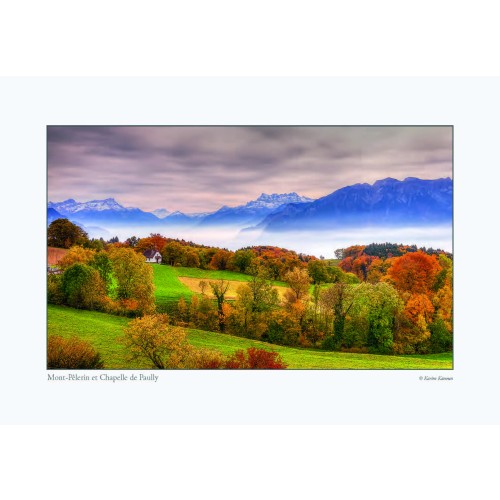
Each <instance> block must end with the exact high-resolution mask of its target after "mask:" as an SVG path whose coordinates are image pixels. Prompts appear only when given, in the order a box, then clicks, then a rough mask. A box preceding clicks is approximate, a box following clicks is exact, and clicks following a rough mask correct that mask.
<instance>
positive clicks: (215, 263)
mask: <svg viewBox="0 0 500 500" xmlns="http://www.w3.org/2000/svg"><path fill="white" fill-rule="evenodd" d="M232 257H233V252H230V251H229V250H223V249H221V250H218V251H217V252H216V253H215V254H214V256H213V257H212V260H211V261H210V265H209V267H210V269H217V270H220V271H224V270H226V269H229V267H230V263H231V259H232Z"/></svg>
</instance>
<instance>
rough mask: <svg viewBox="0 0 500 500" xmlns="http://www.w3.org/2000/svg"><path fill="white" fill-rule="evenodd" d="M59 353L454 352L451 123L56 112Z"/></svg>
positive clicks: (195, 357) (102, 356)
mask: <svg viewBox="0 0 500 500" xmlns="http://www.w3.org/2000/svg"><path fill="white" fill-rule="evenodd" d="M47 175H48V193H47V245H48V249H47V299H48V306H47V317H48V331H47V368H48V369H50V370H52V369H105V370H108V369H109V370H111V369H119V370H127V369H130V370H150V369H226V370H230V369H327V370H347V369H349V370H351V369H361V370H379V369H392V370H406V369H408V370H411V369H418V370H426V369H429V370H451V369H452V368H453V126H450V125H442V126H438V125H432V126H422V125H419V126H408V125H404V126H403V125H401V126H386V125H384V126H229V125H226V126H123V125H122V126H102V125H98V126H67V125H62V126H56V125H51V126H48V127H47Z"/></svg>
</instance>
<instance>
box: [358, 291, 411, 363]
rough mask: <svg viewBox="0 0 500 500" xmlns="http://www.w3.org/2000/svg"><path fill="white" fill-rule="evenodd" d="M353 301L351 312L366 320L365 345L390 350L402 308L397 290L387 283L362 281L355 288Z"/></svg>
mask: <svg viewBox="0 0 500 500" xmlns="http://www.w3.org/2000/svg"><path fill="white" fill-rule="evenodd" d="M355 302H356V304H355V306H354V311H353V314H354V313H356V312H357V314H358V315H361V316H363V317H364V318H366V320H367V322H368V335H367V339H366V344H367V347H368V348H369V349H370V350H372V351H375V352H380V353H385V354H387V353H390V352H392V346H393V341H394V330H395V327H396V317H397V315H398V314H399V313H400V312H401V311H402V310H403V301H402V300H401V298H400V297H399V294H398V292H397V291H396V290H395V289H394V287H392V286H391V285H389V284H388V283H377V284H376V285H372V284H369V283H363V284H361V285H359V286H358V287H357V288H356V294H355Z"/></svg>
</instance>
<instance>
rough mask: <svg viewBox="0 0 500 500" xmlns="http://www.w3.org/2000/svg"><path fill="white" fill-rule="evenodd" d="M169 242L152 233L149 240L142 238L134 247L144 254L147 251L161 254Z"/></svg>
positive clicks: (163, 237)
mask: <svg viewBox="0 0 500 500" xmlns="http://www.w3.org/2000/svg"><path fill="white" fill-rule="evenodd" d="M167 242H168V240H167V238H165V236H162V235H161V234H158V233H151V234H150V235H149V236H148V237H147V238H141V239H140V240H139V241H137V243H136V244H135V245H134V247H135V250H136V251H137V252H140V253H144V252H145V251H146V250H158V251H159V252H160V253H161V252H162V250H163V249H164V248H165V245H166V244H167Z"/></svg>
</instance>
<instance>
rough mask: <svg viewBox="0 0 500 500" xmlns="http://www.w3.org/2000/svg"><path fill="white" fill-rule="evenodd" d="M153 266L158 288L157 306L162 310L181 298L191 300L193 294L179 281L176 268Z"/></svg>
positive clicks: (156, 295) (156, 290)
mask: <svg viewBox="0 0 500 500" xmlns="http://www.w3.org/2000/svg"><path fill="white" fill-rule="evenodd" d="M152 266H153V271H154V283H155V288H156V289H155V297H156V304H157V305H158V306H159V308H160V309H161V308H162V307H165V306H168V305H169V304H171V303H173V302H177V301H178V300H179V299H180V298H181V297H184V298H185V299H190V298H191V296H192V295H193V292H192V291H191V290H190V289H189V288H188V287H187V286H186V285H183V284H182V283H181V282H180V281H179V278H178V274H177V273H176V269H175V268H174V267H171V266H161V265H157V264H152Z"/></svg>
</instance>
